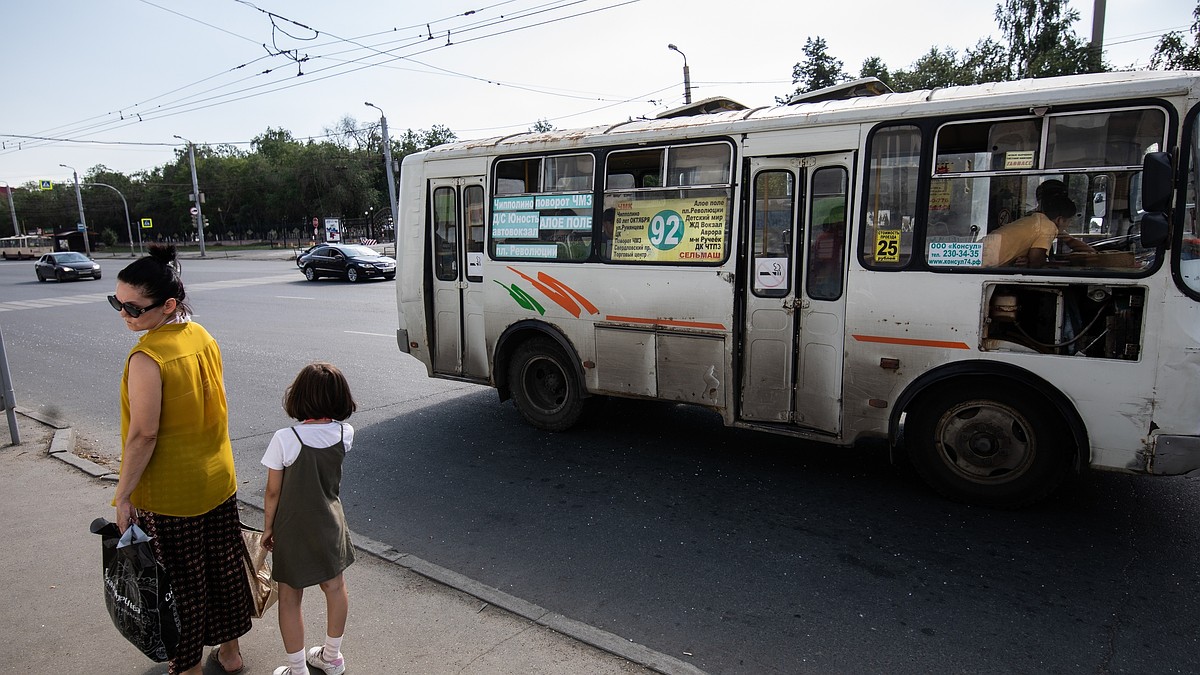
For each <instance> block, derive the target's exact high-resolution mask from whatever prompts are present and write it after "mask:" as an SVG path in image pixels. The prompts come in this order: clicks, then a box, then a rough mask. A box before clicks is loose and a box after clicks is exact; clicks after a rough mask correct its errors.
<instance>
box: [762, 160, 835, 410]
mask: <svg viewBox="0 0 1200 675" xmlns="http://www.w3.org/2000/svg"><path fill="white" fill-rule="evenodd" d="M852 160H853V155H852V154H851V153H845V154H837V155H821V156H810V157H789V158H771V159H752V160H751V162H750V171H751V181H750V193H751V194H750V208H749V218H747V224H748V227H749V228H750V232H749V233H748V237H747V239H746V241H747V248H748V260H747V266H746V267H747V271H748V273H749V275H750V279H749V281H748V282H747V283H746V284H745V294H746V295H745V297H746V303H745V306H746V312H745V325H744V326H743V331H744V340H743V341H742V354H741V363H742V369H741V372H742V383H741V389H742V392H741V415H740V416H741V418H742V419H745V420H752V421H763V422H781V423H787V424H794V425H797V426H801V427H805V428H810V429H815V430H819V431H825V432H829V433H838V432H839V431H840V430H841V400H842V355H843V351H844V342H843V340H844V337H843V336H844V334H845V316H846V313H845V292H844V291H845V278H846V213H847V200H848V196H849V183H850V175H851V171H850V168H851V163H852Z"/></svg>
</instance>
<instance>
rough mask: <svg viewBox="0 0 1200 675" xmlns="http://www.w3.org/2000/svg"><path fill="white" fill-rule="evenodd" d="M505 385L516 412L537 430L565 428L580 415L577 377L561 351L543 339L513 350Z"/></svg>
mask: <svg viewBox="0 0 1200 675" xmlns="http://www.w3.org/2000/svg"><path fill="white" fill-rule="evenodd" d="M508 382H509V387H510V388H511V391H512V397H513V403H514V404H515V405H516V407H517V411H518V412H520V413H521V416H522V417H524V418H525V421H527V422H529V423H530V424H532V425H533V426H535V427H537V428H539V429H545V430H547V431H563V430H566V429H569V428H570V427H571V426H573V425H574V424H575V422H577V421H578V420H579V416H580V415H581V414H582V413H583V396H582V389H581V387H580V383H579V377H578V376H577V375H576V373H575V369H574V368H572V367H571V363H570V361H569V360H568V359H567V355H566V354H565V353H564V352H563V350H562V348H561V347H559V346H558V345H557V344H555V343H554V342H553V341H551V340H549V339H547V338H540V337H539V338H533V339H531V340H527V341H526V342H525V343H523V344H522V345H521V346H519V347H517V350H516V352H515V353H514V354H513V358H512V361H511V362H510V364H509V371H508Z"/></svg>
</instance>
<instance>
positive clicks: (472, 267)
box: [463, 185, 484, 281]
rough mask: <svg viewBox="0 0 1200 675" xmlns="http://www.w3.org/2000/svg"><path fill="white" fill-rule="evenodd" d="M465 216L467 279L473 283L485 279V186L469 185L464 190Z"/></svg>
mask: <svg viewBox="0 0 1200 675" xmlns="http://www.w3.org/2000/svg"><path fill="white" fill-rule="evenodd" d="M463 214H464V217H465V218H466V220H467V223H466V225H467V227H466V230H464V236H465V238H466V241H465V243H466V250H467V277H468V278H469V279H471V280H472V281H476V280H479V279H482V278H483V238H484V222H483V186H482V185H468V186H467V187H466V189H464V190H463Z"/></svg>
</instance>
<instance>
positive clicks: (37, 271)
mask: <svg viewBox="0 0 1200 675" xmlns="http://www.w3.org/2000/svg"><path fill="white" fill-rule="evenodd" d="M33 272H34V274H36V275H37V278H38V281H45V280H46V277H44V276H42V271H41V270H34V271H33Z"/></svg>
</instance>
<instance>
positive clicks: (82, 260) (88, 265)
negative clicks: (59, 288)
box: [33, 251, 100, 281]
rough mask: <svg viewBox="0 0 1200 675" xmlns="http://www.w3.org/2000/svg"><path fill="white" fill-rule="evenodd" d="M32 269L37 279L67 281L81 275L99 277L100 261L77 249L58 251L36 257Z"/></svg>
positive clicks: (81, 276)
mask: <svg viewBox="0 0 1200 675" xmlns="http://www.w3.org/2000/svg"><path fill="white" fill-rule="evenodd" d="M33 271H34V273H35V274H37V278H38V281H45V280H47V279H58V280H59V281H67V280H70V279H82V278H83V277H91V278H93V279H99V278H100V263H98V262H96V261H95V260H92V259H91V258H89V257H87V256H86V255H84V254H82V253H79V252H77V251H58V252H56V253H47V254H46V255H44V256H42V257H40V258H38V261H37V262H36V263H34V264H33Z"/></svg>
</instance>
